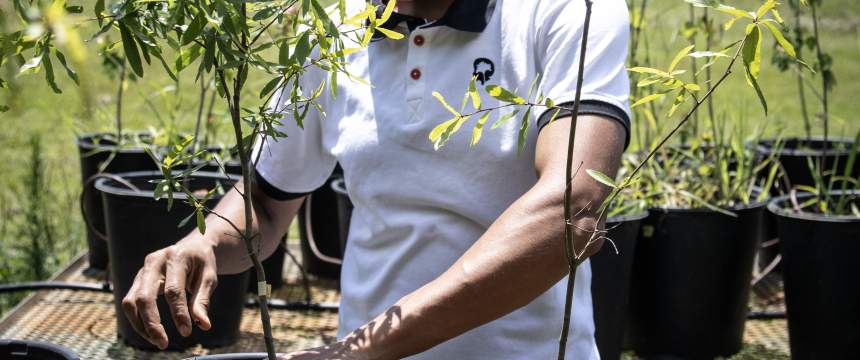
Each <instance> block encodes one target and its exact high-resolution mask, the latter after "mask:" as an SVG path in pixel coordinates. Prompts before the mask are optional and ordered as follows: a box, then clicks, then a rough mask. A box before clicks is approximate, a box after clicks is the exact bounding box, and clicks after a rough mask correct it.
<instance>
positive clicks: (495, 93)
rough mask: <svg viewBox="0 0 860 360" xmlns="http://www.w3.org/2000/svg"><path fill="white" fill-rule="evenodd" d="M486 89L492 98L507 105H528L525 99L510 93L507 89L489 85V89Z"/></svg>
mask: <svg viewBox="0 0 860 360" xmlns="http://www.w3.org/2000/svg"><path fill="white" fill-rule="evenodd" d="M484 89H485V90H486V91H487V94H489V95H490V96H492V97H493V98H495V99H496V100H499V101H503V102H506V103H513V104H520V105H522V104H525V103H526V100H525V99H523V98H521V97H519V96H516V95H514V94H513V93H512V92H510V91H508V90H507V89H505V88H503V87H501V86H498V85H487V87H485V88H484Z"/></svg>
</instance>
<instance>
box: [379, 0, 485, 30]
mask: <svg viewBox="0 0 860 360" xmlns="http://www.w3.org/2000/svg"><path fill="white" fill-rule="evenodd" d="M489 5H490V0H454V2H453V3H452V4H451V6H450V7H449V8H448V11H446V12H445V15H443V16H442V18H440V19H439V20H437V21H434V22H430V23H429V25H428V26H427V27H435V26H447V27H450V28H452V29H454V30H460V31H468V32H482V31H484V29H485V28H487V7H488V6H489ZM378 11H379V14H381V12H382V8H380V9H379V10H378ZM401 22H406V25H407V26H409V30H414V29H415V28H417V27H419V26H422V25H425V24H428V22H427V20H425V19H422V18H418V17H414V16H409V15H403V14H398V13H396V12H395V13H393V14H391V17H390V18H388V21H386V22H385V23H384V24H382V26H381V27H382V28H385V29H389V30H391V29H394V28H395V27H397V25H399V24H400V23H401Z"/></svg>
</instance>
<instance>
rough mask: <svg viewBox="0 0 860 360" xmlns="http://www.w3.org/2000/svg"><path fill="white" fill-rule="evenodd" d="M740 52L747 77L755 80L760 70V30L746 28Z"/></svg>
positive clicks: (753, 27) (754, 27) (753, 26)
mask: <svg viewBox="0 0 860 360" xmlns="http://www.w3.org/2000/svg"><path fill="white" fill-rule="evenodd" d="M742 52H743V60H744V65H745V66H746V67H747V69H748V73H749V75H751V76H752V78H754V79H757V78H758V74H759V71H760V69H761V30H759V28H758V26H755V25H753V24H751V25H750V26H749V27H748V28H747V36H746V39H745V40H744V47H743V49H742ZM750 85H752V84H750Z"/></svg>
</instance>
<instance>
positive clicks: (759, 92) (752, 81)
mask: <svg viewBox="0 0 860 360" xmlns="http://www.w3.org/2000/svg"><path fill="white" fill-rule="evenodd" d="M744 69H745V70H746V78H747V83H749V85H750V86H752V88H753V90H755V94H756V96H758V101H759V102H760V103H761V106H762V108H764V114H765V116H766V115H767V99H765V97H764V93H763V92H762V90H761V87H759V85H758V80H756V78H755V77H753V75H752V74H750V69H749V68H747V67H745V68H744Z"/></svg>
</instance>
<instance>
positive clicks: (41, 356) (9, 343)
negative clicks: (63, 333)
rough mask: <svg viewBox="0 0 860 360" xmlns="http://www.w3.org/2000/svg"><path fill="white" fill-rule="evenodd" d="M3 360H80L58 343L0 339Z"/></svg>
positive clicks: (0, 351)
mask: <svg viewBox="0 0 860 360" xmlns="http://www.w3.org/2000/svg"><path fill="white" fill-rule="evenodd" d="M0 359H3V360H80V358H79V357H78V356H77V355H75V353H73V352H72V351H71V350H69V349H66V348H64V347H62V346H59V345H54V344H49V343H45V342H39V341H29V340H0Z"/></svg>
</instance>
